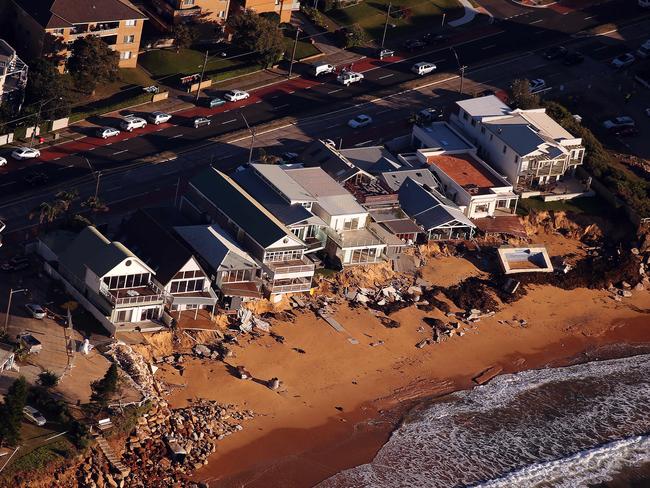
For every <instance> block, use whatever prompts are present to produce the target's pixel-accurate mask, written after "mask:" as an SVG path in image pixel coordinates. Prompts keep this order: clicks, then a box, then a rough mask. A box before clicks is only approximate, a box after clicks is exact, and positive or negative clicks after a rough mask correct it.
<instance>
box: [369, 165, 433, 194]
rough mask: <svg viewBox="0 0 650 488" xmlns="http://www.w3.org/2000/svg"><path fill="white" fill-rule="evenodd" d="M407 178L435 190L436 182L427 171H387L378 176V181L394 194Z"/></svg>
mask: <svg viewBox="0 0 650 488" xmlns="http://www.w3.org/2000/svg"><path fill="white" fill-rule="evenodd" d="M407 178H411V179H412V180H415V181H417V182H418V183H419V184H421V185H427V186H429V187H431V188H437V187H438V182H437V181H436V178H435V177H434V176H433V175H432V174H431V171H428V170H427V169H400V170H397V171H387V172H385V173H382V174H381V175H379V180H380V181H381V182H382V183H383V184H384V185H385V186H386V187H388V188H389V189H391V190H392V191H394V192H396V191H398V190H399V189H400V187H401V186H402V184H403V183H404V182H405V181H406V179H407Z"/></svg>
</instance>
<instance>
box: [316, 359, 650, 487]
mask: <svg viewBox="0 0 650 488" xmlns="http://www.w3.org/2000/svg"><path fill="white" fill-rule="evenodd" d="M648 462H650V354H644V355H637V356H632V357H628V358H623V359H612V360H607V361H593V362H588V363H583V364H578V365H575V366H569V367H564V368H549V369H542V370H534V371H526V372H522V373H518V374H512V375H503V376H500V377H497V378H495V379H494V380H492V381H491V382H490V383H488V384H487V385H484V386H480V387H475V388H474V389H472V390H468V391H463V392H458V393H454V394H452V395H449V396H447V397H445V398H444V399H441V400H440V401H435V402H433V403H428V404H427V405H424V406H420V407H419V408H416V409H415V410H414V411H413V412H411V414H410V415H409V416H408V418H407V419H406V420H405V422H404V423H403V424H402V425H401V426H400V427H399V428H398V429H396V430H395V432H394V433H393V434H392V436H391V438H390V440H389V441H388V442H387V443H386V444H385V445H384V446H383V447H382V449H381V450H380V451H379V453H378V454H377V456H376V457H375V459H374V460H373V461H372V462H371V463H368V464H365V465H362V466H358V467H356V468H352V469H349V470H346V471H343V472H341V473H338V474H337V475H335V476H333V477H331V478H329V479H327V480H325V481H323V482H322V483H320V484H319V485H318V488H343V487H345V488H361V487H364V488H365V487H373V488H374V487H377V488H393V487H394V488H406V487H412V488H437V487H440V488H450V487H463V486H467V487H477V488H478V487H485V488H488V487H489V488H497V487H498V488H506V487H507V488H533V487H534V488H551V487H553V488H565V487H566V488H580V487H588V486H592V485H596V484H599V483H604V482H608V481H611V480H612V479H615V478H616V476H617V474H618V473H620V472H621V471H623V470H630V469H634V468H635V467H637V466H642V465H644V464H647V463H648ZM646 486H650V482H649V484H648V485H646Z"/></svg>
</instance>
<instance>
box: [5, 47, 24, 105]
mask: <svg viewBox="0 0 650 488" xmlns="http://www.w3.org/2000/svg"><path fill="white" fill-rule="evenodd" d="M27 70H28V68H27V65H26V64H25V63H24V62H23V61H22V60H21V59H20V58H19V57H18V56H17V55H16V50H15V49H14V48H13V47H11V46H10V45H9V44H8V43H7V42H6V41H4V40H2V39H0V105H2V104H4V103H11V104H12V106H14V107H16V108H19V107H20V105H21V104H22V101H23V95H24V93H25V85H26V84H27Z"/></svg>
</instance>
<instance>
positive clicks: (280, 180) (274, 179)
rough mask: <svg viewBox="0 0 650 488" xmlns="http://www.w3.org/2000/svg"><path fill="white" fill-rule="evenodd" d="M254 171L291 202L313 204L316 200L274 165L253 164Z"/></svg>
mask: <svg viewBox="0 0 650 488" xmlns="http://www.w3.org/2000/svg"><path fill="white" fill-rule="evenodd" d="M251 167H252V168H253V170H254V171H255V172H256V173H257V174H258V175H259V176H260V177H261V178H262V179H263V180H265V181H266V182H267V183H269V184H270V185H271V186H273V187H274V188H275V189H276V190H277V191H278V192H279V193H280V194H282V195H284V196H285V198H286V199H287V200H289V202H291V203H293V202H311V201H313V200H314V198H313V197H312V196H311V195H310V194H309V193H308V192H307V191H305V189H304V188H302V187H301V186H300V185H299V184H298V183H296V182H295V181H294V180H293V179H291V178H290V177H289V176H288V175H287V173H285V171H284V170H283V169H282V168H281V167H280V166H275V165H272V164H252V165H251Z"/></svg>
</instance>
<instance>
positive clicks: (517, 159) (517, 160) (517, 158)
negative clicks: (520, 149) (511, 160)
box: [515, 154, 519, 164]
mask: <svg viewBox="0 0 650 488" xmlns="http://www.w3.org/2000/svg"><path fill="white" fill-rule="evenodd" d="M518 162H519V156H517V155H516V154H515V164H517V163H518Z"/></svg>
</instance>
